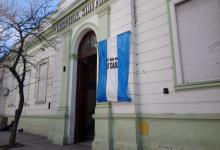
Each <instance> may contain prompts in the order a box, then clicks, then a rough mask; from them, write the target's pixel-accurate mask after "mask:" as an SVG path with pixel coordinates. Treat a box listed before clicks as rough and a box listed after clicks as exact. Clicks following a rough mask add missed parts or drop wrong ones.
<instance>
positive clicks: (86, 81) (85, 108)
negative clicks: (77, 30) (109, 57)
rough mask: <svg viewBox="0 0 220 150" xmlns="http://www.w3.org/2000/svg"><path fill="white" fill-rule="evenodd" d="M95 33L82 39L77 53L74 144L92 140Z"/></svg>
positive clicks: (94, 96) (94, 97)
mask: <svg viewBox="0 0 220 150" xmlns="http://www.w3.org/2000/svg"><path fill="white" fill-rule="evenodd" d="M96 44H97V40H96V35H95V32H93V31H89V32H87V33H86V34H85V35H84V37H83V38H82V40H81V42H80V45H79V51H78V70H77V94H76V96H77V99H76V122H75V138H74V140H75V143H79V142H83V141H87V140H90V141H91V140H93V139H94V128H95V121H94V119H93V118H92V115H93V114H94V113H95V105H96V70H97V69H96V66H97V50H96Z"/></svg>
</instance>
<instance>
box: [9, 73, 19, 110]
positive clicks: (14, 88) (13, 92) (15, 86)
mask: <svg viewBox="0 0 220 150" xmlns="http://www.w3.org/2000/svg"><path fill="white" fill-rule="evenodd" d="M10 92H11V99H10V102H9V106H15V103H16V100H17V99H18V98H17V97H19V95H18V84H17V80H16V79H15V78H14V77H12V76H11V77H10Z"/></svg>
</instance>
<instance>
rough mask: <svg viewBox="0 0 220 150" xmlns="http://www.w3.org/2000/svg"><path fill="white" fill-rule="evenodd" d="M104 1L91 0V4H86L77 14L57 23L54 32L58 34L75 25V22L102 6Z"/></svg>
mask: <svg viewBox="0 0 220 150" xmlns="http://www.w3.org/2000/svg"><path fill="white" fill-rule="evenodd" d="M106 1H108V0H92V1H91V2H89V3H88V4H86V5H85V6H84V7H83V8H82V9H80V10H79V11H77V12H74V13H73V14H72V15H70V16H68V17H66V18H64V19H63V20H62V21H61V22H59V23H58V24H57V25H56V31H57V32H60V31H62V30H64V29H66V28H67V27H69V26H70V25H71V24H73V23H75V22H76V21H78V20H79V19H81V18H82V17H84V16H85V15H87V14H88V13H90V12H92V11H93V10H95V9H96V8H98V7H99V6H100V5H102V4H103V3H105V2H106Z"/></svg>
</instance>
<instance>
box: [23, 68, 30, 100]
mask: <svg viewBox="0 0 220 150" xmlns="http://www.w3.org/2000/svg"><path fill="white" fill-rule="evenodd" d="M30 79H31V71H30V70H28V71H27V72H26V77H25V80H24V103H25V104H27V102H28V99H29V90H30Z"/></svg>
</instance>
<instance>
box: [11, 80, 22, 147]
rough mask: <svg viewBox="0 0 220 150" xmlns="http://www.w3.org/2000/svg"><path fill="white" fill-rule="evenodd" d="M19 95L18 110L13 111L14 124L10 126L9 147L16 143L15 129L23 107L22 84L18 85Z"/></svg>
mask: <svg viewBox="0 0 220 150" xmlns="http://www.w3.org/2000/svg"><path fill="white" fill-rule="evenodd" d="M18 86H19V93H20V94H19V95H20V101H19V105H18V109H16V111H15V117H14V122H13V125H12V130H11V135H10V140H9V145H10V146H11V147H13V146H15V143H16V134H17V128H18V123H19V120H20V117H21V113H22V110H23V105H24V91H23V83H19V85H18Z"/></svg>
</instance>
